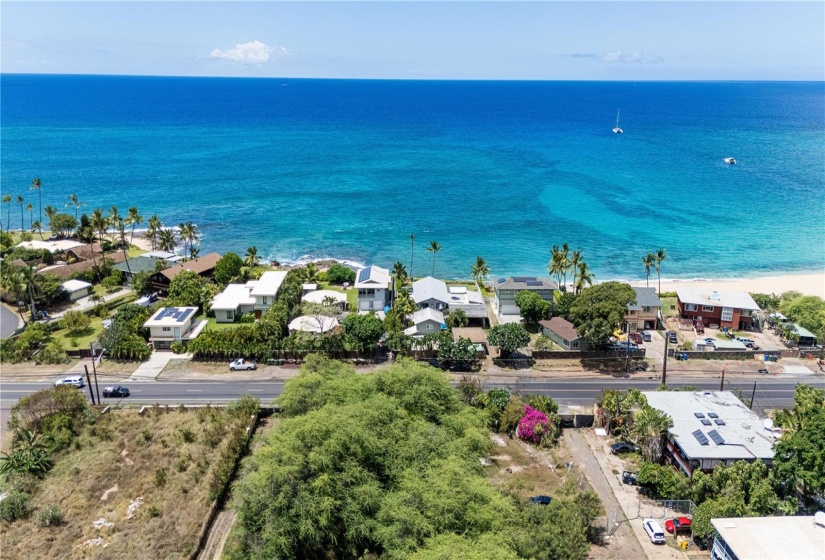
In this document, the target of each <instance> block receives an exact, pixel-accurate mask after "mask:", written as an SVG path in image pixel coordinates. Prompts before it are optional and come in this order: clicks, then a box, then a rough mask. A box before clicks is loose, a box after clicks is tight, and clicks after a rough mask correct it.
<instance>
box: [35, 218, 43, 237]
mask: <svg viewBox="0 0 825 560" xmlns="http://www.w3.org/2000/svg"><path fill="white" fill-rule="evenodd" d="M34 232H37V233H39V234H40V239H43V226H42V225H40V222H38V221H37V220H35V221H33V222H32V233H34Z"/></svg>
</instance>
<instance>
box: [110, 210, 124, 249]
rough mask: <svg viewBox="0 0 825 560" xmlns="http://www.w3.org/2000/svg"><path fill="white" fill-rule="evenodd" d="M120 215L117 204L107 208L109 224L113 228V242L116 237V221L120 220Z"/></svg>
mask: <svg viewBox="0 0 825 560" xmlns="http://www.w3.org/2000/svg"><path fill="white" fill-rule="evenodd" d="M121 218H122V216H121V215H120V214H118V212H117V206H115V205H112V208H111V210H109V225H111V226H112V227H113V228H114V230H115V231H114V232H112V243H114V242H115V239H116V237H117V233H118V231H117V223H118V222H119V221H120V220H121Z"/></svg>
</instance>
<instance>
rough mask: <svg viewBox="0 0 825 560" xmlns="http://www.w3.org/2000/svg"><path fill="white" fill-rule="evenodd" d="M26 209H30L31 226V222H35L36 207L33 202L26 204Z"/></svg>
mask: <svg viewBox="0 0 825 560" xmlns="http://www.w3.org/2000/svg"><path fill="white" fill-rule="evenodd" d="M26 210H28V211H29V227H31V224H33V223H34V207H33V206H32V205H31V202H30V203H28V204H26Z"/></svg>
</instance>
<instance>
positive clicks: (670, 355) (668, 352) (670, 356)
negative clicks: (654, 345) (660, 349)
mask: <svg viewBox="0 0 825 560" xmlns="http://www.w3.org/2000/svg"><path fill="white" fill-rule="evenodd" d="M675 353H676V350H674V349H673V348H668V349H667V357H668V358H672V357H673V355H674V354H675Z"/></svg>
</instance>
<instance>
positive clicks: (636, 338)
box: [628, 332, 645, 344]
mask: <svg viewBox="0 0 825 560" xmlns="http://www.w3.org/2000/svg"><path fill="white" fill-rule="evenodd" d="M628 337H629V338H630V340H631V341H632V342H633V343H635V344H642V343H644V341H645V339H644V338H642V335H640V334H639V333H637V332H632V333H630V334H629V335H628Z"/></svg>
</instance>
